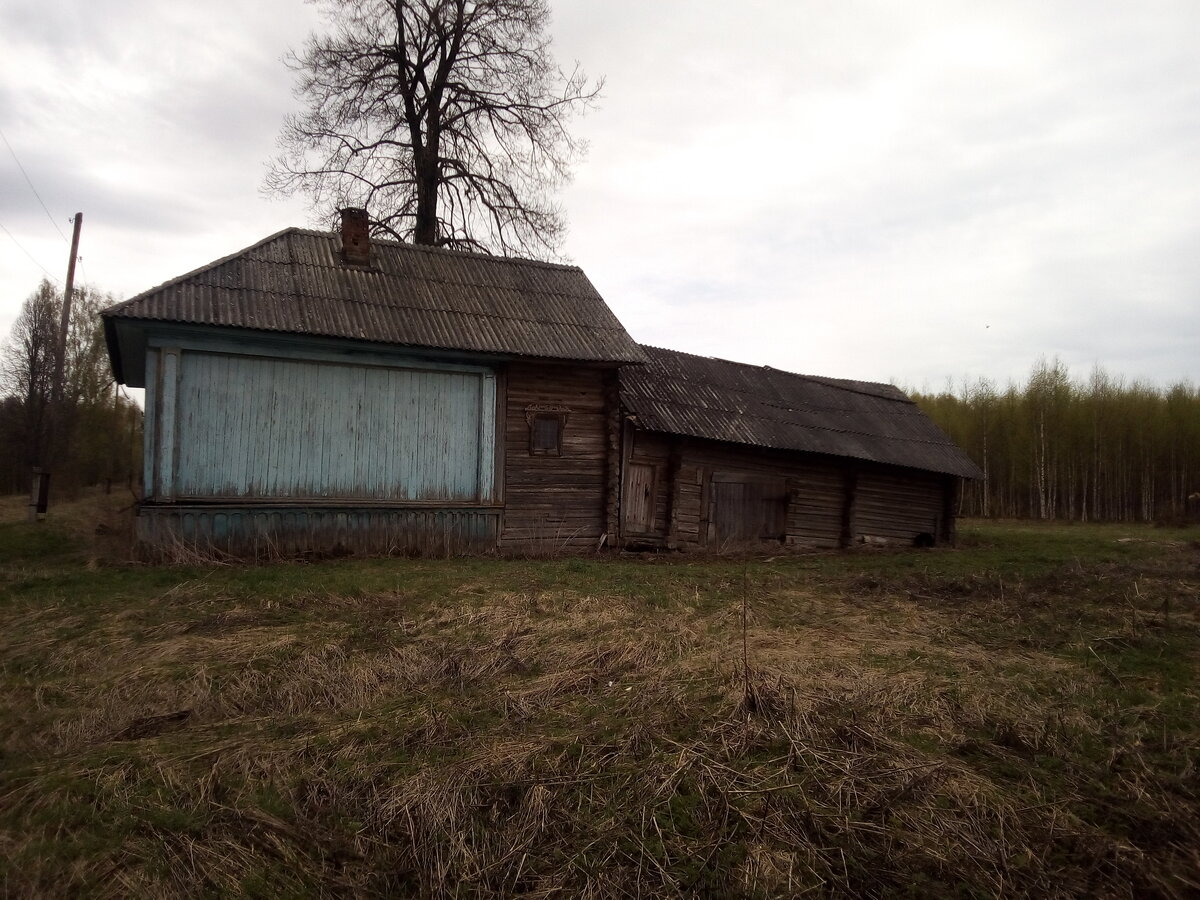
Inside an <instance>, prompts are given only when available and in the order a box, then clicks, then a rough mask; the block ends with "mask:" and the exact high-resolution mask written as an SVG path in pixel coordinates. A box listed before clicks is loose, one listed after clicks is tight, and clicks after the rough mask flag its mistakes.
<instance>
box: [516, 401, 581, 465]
mask: <svg viewBox="0 0 1200 900" xmlns="http://www.w3.org/2000/svg"><path fill="white" fill-rule="evenodd" d="M569 413H570V410H568V409H566V408H564V407H561V406H542V405H540V404H535V405H531V406H527V407H525V422H526V424H527V425H528V426H529V455H530V456H556V457H561V456H562V455H563V444H564V443H565V441H566V434H567V418H568V415H569ZM539 422H553V423H555V428H554V436H555V442H554V446H553V447H539V446H537V441H536V438H537V434H538V431H537V429H538V423H539Z"/></svg>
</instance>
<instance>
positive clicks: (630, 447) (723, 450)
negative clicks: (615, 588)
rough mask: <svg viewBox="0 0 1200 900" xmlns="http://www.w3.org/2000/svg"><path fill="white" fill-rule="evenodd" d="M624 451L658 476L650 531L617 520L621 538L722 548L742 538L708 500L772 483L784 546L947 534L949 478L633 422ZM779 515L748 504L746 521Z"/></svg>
mask: <svg viewBox="0 0 1200 900" xmlns="http://www.w3.org/2000/svg"><path fill="white" fill-rule="evenodd" d="M624 456H625V460H626V464H627V466H628V465H629V464H633V465H637V466H639V467H653V470H654V472H655V476H656V477H655V479H654V482H655V487H654V495H655V496H654V520H653V525H652V527H651V528H650V529H648V530H647V529H642V528H640V527H633V528H630V527H628V524H627V523H623V531H622V540H623V541H624V542H626V543H634V544H639V545H642V544H650V545H657V546H663V547H671V548H676V547H678V548H683V549H687V548H699V547H707V548H710V549H716V548H719V547H720V546H721V545H722V543H723V542H727V541H729V540H730V539H731V538H730V534H729V533H731V532H732V534H733V535H734V536H736V537H741V536H742V535H741V534H740V532H739V531H738V530H737V529H735V528H733V527H731V525H730V523H728V522H726V523H725V525H724V530H725V532H726V534H725V535H722V527H721V523H719V522H716V521H714V520H713V513H714V509H715V507H714V502H718V503H719V501H720V500H721V498H722V497H725V496H726V495H729V497H727V498H726V499H727V500H728V499H729V498H730V497H732V496H733V493H737V497H739V498H741V501H742V502H744V503H749V502H751V501H753V502H754V503H767V502H768V501H770V500H771V499H772V498H773V497H774V496H775V493H776V491H775V486H777V485H779V484H783V485H784V486H785V490H786V497H787V499H786V506H785V513H784V514H785V515H786V526H785V529H784V532H785V537H784V543H786V544H787V545H789V546H795V547H818V548H819V547H824V548H832V547H838V546H844V545H846V544H848V543H851V542H853V541H855V540H858V539H860V538H862V537H866V536H870V537H877V538H884V539H889V540H895V541H902V542H909V541H912V540H913V539H914V538H915V537H916V536H917V535H919V534H923V533H928V534H930V535H932V536H933V537H934V538H935V539H937V540H949V539H951V538H952V536H953V532H952V530H951V528H950V526H951V525H952V520H949V521H948V520H947V513H948V510H952V496H953V488H954V479H953V478H948V477H946V476H941V475H935V474H932V473H926V472H919V471H915V470H907V469H898V468H895V467H886V466H879V465H876V464H873V463H867V462H859V461H855V460H849V459H845V460H843V459H827V458H825V457H820V456H814V455H804V454H796V453H786V452H784V451H775V450H768V449H763V448H755V447H740V446H734V445H727V444H722V443H719V442H715V441H704V440H697V439H682V438H677V437H673V436H669V435H662V434H655V433H652V432H642V431H638V430H637V429H635V428H632V427H631V426H627V427H626V430H625V436H624ZM639 471H641V472H643V473H644V471H645V470H644V469H640V470H639ZM739 481H749V482H756V483H757V485H759V487H757V488H754V489H747V490H743V491H742V492H740V493H738V492H737V491H735V490H734V488H732V487H730V485H731V484H732V485H736V484H737V483H738V482H739ZM626 487H627V488H628V484H627V485H626ZM731 492H732V493H731ZM743 495H745V496H743ZM730 502H732V501H730ZM777 513H778V510H776V509H774V508H772V509H770V510H759V509H757V508H755V510H754V511H753V518H754V519H755V521H756V522H760V523H770V522H772V521H773V519H772V518H771V516H773V515H775V514H777ZM747 515H749V513H747ZM755 527H756V528H757V527H759V526H757V525H756V526H755ZM767 530H773V526H772V528H769V529H767Z"/></svg>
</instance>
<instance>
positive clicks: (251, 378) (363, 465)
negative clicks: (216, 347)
mask: <svg viewBox="0 0 1200 900" xmlns="http://www.w3.org/2000/svg"><path fill="white" fill-rule="evenodd" d="M161 358H162V364H161V372H160V376H159V378H158V379H157V390H154V391H151V392H150V393H151V396H149V397H148V404H147V405H148V407H152V408H154V409H155V411H156V413H157V416H156V419H155V422H156V427H157V430H158V436H157V439H156V441H155V442H154V444H153V447H152V448H151V450H152V453H151V456H150V457H149V458H148V462H147V465H148V468H149V469H150V470H151V472H152V473H153V478H154V480H153V482H152V483H153V484H154V494H153V495H152V499H160V500H169V499H178V498H201V497H210V498H226V499H227V498H235V497H241V498H268V499H270V498H273V499H279V498H307V499H312V500H348V499H374V500H395V501H405V500H414V501H416V500H437V501H444V502H459V503H464V502H465V503H487V502H489V501H490V500H491V498H492V488H493V482H494V472H493V468H494V466H493V454H494V452H495V440H494V434H495V405H496V401H495V391H496V388H495V376H494V374H493V373H492V372H490V371H488V370H484V369H474V370H464V369H462V368H461V367H460V368H453V369H452V368H434V367H431V366H429V365H428V364H421V366H420V367H417V366H415V365H409V366H402V365H397V366H392V367H383V366H363V365H350V364H339V363H332V362H320V361H299V360H289V359H275V358H264V357H259V356H238V355H232V354H223V353H208V352H200V351H192V350H185V351H182V352H180V351H175V350H163V351H161Z"/></svg>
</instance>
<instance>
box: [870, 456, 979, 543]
mask: <svg viewBox="0 0 1200 900" xmlns="http://www.w3.org/2000/svg"><path fill="white" fill-rule="evenodd" d="M954 486H955V484H954V479H949V478H947V477H946V476H944V475H936V474H934V473H932V472H915V471H910V470H905V469H887V468H884V467H881V466H872V467H870V468H864V470H863V471H862V472H861V473H860V474H859V476H858V497H857V504H856V507H855V516H854V530H855V532H856V535H857V536H862V537H869V538H881V539H884V540H891V541H903V542H906V543H907V542H910V541H913V540H914V539H915V538H916V537H917V536H918V535H929V537H930V538H931V539H933V540H935V541H946V540H950V539H952V534H951V532H950V527H951V523H952V522H953V505H952V503H953V501H952V499H951V498H952V497H953V494H954Z"/></svg>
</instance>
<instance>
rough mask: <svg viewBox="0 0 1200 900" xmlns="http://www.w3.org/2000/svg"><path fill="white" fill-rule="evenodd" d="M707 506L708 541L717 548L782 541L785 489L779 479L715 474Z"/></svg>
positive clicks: (784, 524)
mask: <svg viewBox="0 0 1200 900" xmlns="http://www.w3.org/2000/svg"><path fill="white" fill-rule="evenodd" d="M709 504H710V508H709V540H710V541H715V542H716V544H717V545H718V546H720V545H725V544H736V543H742V542H745V541H782V540H783V539H784V536H785V532H786V528H787V523H786V517H787V488H786V485H785V484H784V482H783V481H782V480H781V479H774V478H763V477H760V476H747V475H742V474H733V473H717V474H714V475H713V478H712V483H711V484H710V486H709Z"/></svg>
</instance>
